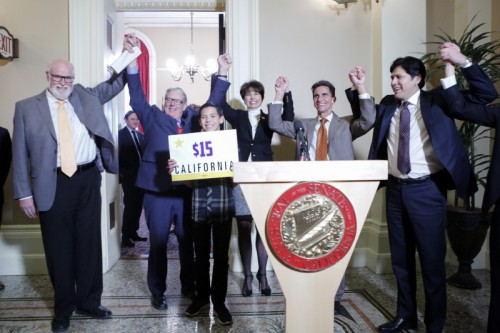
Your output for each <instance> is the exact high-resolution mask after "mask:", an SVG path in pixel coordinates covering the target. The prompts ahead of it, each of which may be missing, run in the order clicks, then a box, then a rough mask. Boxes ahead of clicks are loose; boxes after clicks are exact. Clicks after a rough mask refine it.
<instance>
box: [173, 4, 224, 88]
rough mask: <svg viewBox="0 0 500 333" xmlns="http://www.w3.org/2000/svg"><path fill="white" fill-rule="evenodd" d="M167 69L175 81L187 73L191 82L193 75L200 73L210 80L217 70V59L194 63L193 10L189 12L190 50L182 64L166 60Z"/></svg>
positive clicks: (192, 81)
mask: <svg viewBox="0 0 500 333" xmlns="http://www.w3.org/2000/svg"><path fill="white" fill-rule="evenodd" d="M166 65H167V70H168V71H169V72H170V73H171V74H172V78H173V79H174V80H175V81H179V80H180V79H181V78H182V76H183V75H185V74H187V75H189V78H190V79H191V83H194V76H195V75H196V74H198V73H200V74H201V75H202V76H203V78H204V79H205V80H206V81H209V80H210V76H211V75H212V73H214V72H215V71H216V70H217V61H215V60H214V59H208V61H207V66H206V67H203V66H200V65H198V64H197V63H196V59H195V57H194V43H193V12H191V51H190V53H189V55H188V56H186V58H185V60H184V65H182V66H181V67H178V66H177V64H176V63H175V60H173V59H168V60H167V63H166Z"/></svg>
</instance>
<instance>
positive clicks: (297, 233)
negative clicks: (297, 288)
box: [266, 182, 357, 272]
mask: <svg viewBox="0 0 500 333" xmlns="http://www.w3.org/2000/svg"><path fill="white" fill-rule="evenodd" d="M356 226H357V224H356V215H355V212H354V208H353V206H352V204H351V202H350V201H349V199H347V196H345V195H344V194H343V193H342V192H341V191H340V190H339V189H337V188H336V187H334V186H332V185H329V184H327V183H322V182H305V183H299V184H297V185H295V186H293V187H291V188H290V189H288V190H287V191H286V192H284V193H283V194H282V195H281V196H280V197H279V198H278V199H277V200H276V202H275V203H274V204H273V205H272V207H271V209H270V211H269V214H268V216H267V220H266V236H267V241H268V245H269V247H270V248H271V250H272V251H273V252H274V254H275V256H276V258H277V259H278V260H280V261H281V262H282V263H283V264H284V265H285V266H288V267H290V268H292V269H295V270H299V271H304V272H316V271H321V270H323V269H326V268H328V267H330V266H332V265H335V264H336V263H337V262H338V261H339V260H341V259H342V258H343V257H344V256H345V255H346V254H347V252H349V250H350V249H351V247H352V245H353V243H354V239H355V237H356Z"/></svg>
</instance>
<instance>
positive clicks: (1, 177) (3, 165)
mask: <svg viewBox="0 0 500 333" xmlns="http://www.w3.org/2000/svg"><path fill="white" fill-rule="evenodd" d="M0 156H2V158H1V160H0V186H1V188H0V226H1V225H2V214H3V202H4V194H3V186H4V185H5V181H6V180H7V176H8V175H9V170H10V163H11V161H12V143H11V141H10V135H9V131H8V130H7V129H5V128H3V127H0ZM4 289H5V285H4V284H3V283H2V282H1V281H0V290H4Z"/></svg>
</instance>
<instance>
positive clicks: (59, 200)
mask: <svg viewBox="0 0 500 333" xmlns="http://www.w3.org/2000/svg"><path fill="white" fill-rule="evenodd" d="M137 43H138V39H137V38H136V37H135V36H133V35H127V36H126V38H125V42H124V52H131V50H132V47H133V46H135V45H137ZM441 56H442V60H443V61H445V62H446V63H447V64H448V65H447V71H446V75H447V78H445V79H443V87H444V88H445V89H438V90H433V91H424V90H422V87H423V86H424V82H425V78H426V70H425V67H424V65H423V63H422V61H421V60H419V59H417V58H413V57H404V58H398V59H396V60H395V61H394V62H393V64H392V66H391V68H390V71H391V87H392V89H393V92H394V94H393V95H389V96H386V97H384V98H383V99H382V100H381V102H380V103H379V104H378V105H377V104H375V101H374V99H373V98H372V97H371V96H370V95H369V94H368V92H367V91H366V88H365V77H366V73H365V70H364V68H363V67H361V66H357V67H355V68H354V69H353V70H352V71H350V72H349V79H350V82H351V84H352V87H351V88H349V89H347V90H346V95H347V98H348V100H349V102H350V103H351V108H352V111H353V115H352V116H345V117H339V116H338V115H337V114H336V113H335V112H334V111H333V106H334V104H335V102H336V96H335V87H334V85H333V84H332V83H330V82H329V81H323V80H322V81H318V82H316V83H314V84H313V86H312V88H311V92H312V98H313V105H314V108H315V111H314V113H313V114H311V117H310V118H307V119H302V120H300V121H298V120H296V119H294V118H295V115H294V108H293V100H292V95H291V92H290V91H289V89H288V88H289V82H288V79H287V78H286V77H283V76H280V77H278V78H277V80H276V83H275V93H276V94H275V98H274V101H273V102H272V103H269V104H268V105H267V109H268V110H267V113H266V112H264V111H263V110H261V105H262V103H263V99H264V87H263V85H262V84H261V83H260V82H258V81H249V82H247V83H245V84H243V85H242V86H241V89H240V94H241V98H242V99H243V101H244V103H245V106H246V107H247V110H246V111H242V110H235V109H233V108H232V107H231V106H230V105H229V104H228V103H227V102H226V99H225V98H226V92H227V90H228V88H229V86H230V83H229V81H228V79H227V77H228V71H229V69H230V67H231V64H232V61H231V57H230V56H229V55H228V54H222V55H220V56H219V58H218V64H219V69H218V72H217V74H214V75H213V76H212V87H211V91H210V95H209V97H208V99H207V102H206V103H205V104H203V105H202V106H201V107H200V108H199V109H197V108H193V107H192V106H189V105H188V104H187V97H186V94H185V93H184V91H183V90H182V89H180V88H170V89H167V90H166V93H165V102H164V105H162V106H161V108H160V107H158V106H156V105H150V104H149V102H148V100H147V98H146V96H145V95H144V92H143V89H142V86H141V81H140V78H139V69H138V66H137V63H136V61H133V62H132V63H131V64H130V65H129V66H128V67H127V69H126V70H124V71H123V72H122V73H118V74H116V75H113V76H112V77H111V78H110V79H109V80H107V81H105V82H103V83H101V84H98V85H97V86H96V87H93V88H85V87H83V86H82V85H80V84H73V82H74V79H75V73H74V69H73V66H72V64H71V63H69V62H68V61H66V60H61V59H56V60H54V61H52V62H51V63H50V65H49V66H48V68H47V71H46V77H47V81H48V83H49V84H48V88H47V89H45V90H44V91H42V92H41V93H40V94H38V95H36V96H33V97H30V98H28V99H25V100H23V101H19V102H18V103H16V110H15V116H14V133H13V165H14V168H13V170H14V174H13V183H14V197H15V199H17V200H18V201H19V205H20V208H21V210H22V211H23V212H24V213H25V214H26V215H27V216H28V217H30V218H35V217H37V216H39V218H40V223H41V231H42V238H43V244H44V249H45V254H46V261H47V268H48V271H49V275H50V279H51V282H52V285H53V288H54V318H53V320H52V326H51V327H52V331H54V332H65V331H66V330H67V329H68V328H69V326H70V318H71V316H72V314H73V312H76V313H77V314H82V315H86V316H90V317H92V318H96V319H105V318H109V317H111V315H112V313H111V311H110V310H109V309H107V308H105V307H104V306H102V304H101V294H102V291H103V283H102V259H101V257H102V251H101V231H100V230H101V227H100V221H101V220H100V207H101V196H100V183H101V175H100V172H102V171H103V170H106V171H108V172H111V173H117V172H118V161H117V159H116V154H115V149H114V143H113V139H112V134H111V132H110V130H109V126H108V124H107V122H106V119H105V117H104V113H103V107H102V105H103V104H105V103H106V102H108V101H109V100H111V99H112V98H113V97H114V96H116V95H117V94H118V93H119V92H120V91H121V90H122V89H123V87H124V85H125V84H128V87H129V92H130V105H131V107H132V111H130V112H128V113H127V114H126V116H125V119H126V123H127V126H126V127H125V128H124V129H122V130H121V131H120V134H119V142H120V145H123V146H129V148H130V150H129V153H128V154H125V153H124V154H123V156H122V154H120V157H119V158H120V159H122V158H124V159H126V160H127V162H129V163H132V164H134V165H133V166H131V169H135V170H136V171H135V172H134V174H128V173H127V171H126V170H125V168H122V169H121V170H120V180H121V182H122V186H123V189H124V205H125V210H126V211H127V210H128V212H127V216H129V217H130V219H129V218H128V217H127V222H126V221H125V219H124V223H123V230H122V245H124V246H133V244H134V241H142V240H146V239H145V238H143V237H140V236H139V235H138V234H137V229H138V225H137V221H138V218H139V216H140V214H141V210H142V206H143V208H144V214H145V219H146V223H147V227H148V229H149V240H150V253H149V257H148V269H147V284H148V288H149V290H150V293H151V305H152V307H154V308H155V309H158V310H165V309H167V308H168V299H167V297H166V291H167V283H166V278H167V268H168V267H167V251H166V249H167V241H168V236H169V233H170V231H171V229H173V231H174V233H175V235H176V236H177V239H178V242H179V259H180V282H181V288H182V289H181V292H182V294H183V295H186V296H189V297H191V298H192V304H190V305H189V306H188V307H187V309H186V310H185V314H186V315H187V316H195V315H197V314H198V313H200V312H201V311H202V310H203V309H206V308H208V306H209V305H210V302H211V303H212V304H213V308H214V313H215V314H216V315H217V317H218V320H219V322H220V323H221V324H223V325H230V324H231V323H232V315H231V313H230V311H229V309H228V308H227V307H226V305H225V298H226V293H227V278H228V267H229V263H228V261H229V258H228V249H229V241H230V235H231V225H232V223H231V220H232V218H233V217H236V220H237V226H238V233H239V239H238V244H239V248H240V254H241V259H242V263H243V269H244V280H243V284H242V288H241V292H242V295H243V296H250V295H252V282H253V274H252V271H251V253H252V243H251V239H250V232H251V229H252V215H251V212H250V210H249V209H248V206H247V204H246V202H245V199H244V197H243V195H242V193H241V190H240V189H239V187H238V186H237V185H235V184H233V183H232V180H231V179H230V178H220V179H212V180H197V181H193V182H191V183H190V184H186V183H179V182H172V178H171V175H170V172H171V171H172V169H173V168H174V167H175V164H176V161H174V160H172V159H170V155H169V147H168V140H167V139H166V138H167V137H168V136H169V135H176V134H183V133H192V132H197V131H200V130H201V131H217V130H220V129H221V124H222V123H223V122H224V120H227V121H228V122H229V123H230V124H231V126H232V127H233V128H234V129H236V132H237V140H238V147H239V160H240V161H271V160H272V150H271V139H272V136H273V134H274V133H275V132H276V133H279V134H281V135H284V136H288V137H291V138H295V137H296V133H297V128H300V129H301V130H303V132H304V138H305V140H306V141H307V143H308V145H307V151H306V156H307V159H309V160H354V159H355V156H354V149H353V145H352V142H353V140H355V139H356V138H358V137H360V136H362V135H364V134H366V133H367V132H369V131H370V130H371V129H373V140H372V144H371V147H370V152H369V156H368V158H369V159H382V160H387V161H388V165H389V176H388V181H387V182H385V184H383V185H386V187H387V191H386V203H387V223H388V233H389V242H390V249H391V260H392V265H393V271H394V274H395V276H396V280H397V285H398V298H397V314H396V316H395V319H394V320H392V321H390V322H388V323H386V324H383V325H381V326H380V327H379V331H380V332H400V331H401V330H403V329H415V328H416V326H417V321H418V320H417V302H416V274H417V273H416V260H415V250H417V252H418V254H419V260H420V265H421V269H422V275H423V280H424V290H425V297H426V304H425V317H424V323H425V326H426V330H427V332H442V331H443V327H444V323H445V317H446V280H445V270H444V259H445V252H446V239H445V225H446V190H447V189H453V188H456V189H457V191H458V193H459V194H460V195H461V196H462V197H465V196H467V195H469V194H470V193H473V192H474V191H475V190H476V187H475V180H474V176H473V174H472V170H471V167H470V163H469V162H468V157H467V155H466V153H465V150H464V147H463V144H462V143H461V141H460V138H459V135H458V132H457V129H456V127H455V123H454V120H453V117H457V118H459V119H467V120H472V121H476V122H478V123H480V124H483V125H486V126H492V127H498V125H499V117H498V116H497V115H498V114H499V110H498V108H496V109H494V108H487V107H485V106H484V105H486V104H487V103H489V102H491V101H492V100H493V99H495V98H496V97H497V92H496V90H495V88H494V87H493V85H492V84H491V81H490V80H489V79H488V77H487V76H486V75H485V74H484V72H482V70H481V69H480V68H479V66H477V64H473V63H471V62H470V61H469V60H468V59H467V58H466V57H465V56H464V55H463V54H462V53H461V51H460V49H458V47H457V46H456V45H454V44H451V43H445V44H443V45H442V47H441ZM454 66H460V67H461V68H462V71H463V73H464V75H465V76H466V78H467V79H468V80H469V83H470V87H471V88H470V90H469V91H467V92H462V91H459V90H458V89H457V88H456V82H455V81H454V72H453V69H454ZM138 121H140V123H141V126H142V128H143V130H144V135H142V134H140V133H137V131H136V129H137V122H138ZM68 133H69V135H68ZM301 141H302V140H297V147H296V156H297V159H299V158H301V155H302V153H304V152H303V151H302V150H304V146H303V142H301ZM2 146H3V145H2ZM499 149H500V143H499V144H496V145H495V150H494V156H493V163H492V166H491V168H490V173H489V178H488V181H489V184H488V188H487V191H486V198H485V203H484V205H483V208H484V209H485V210H488V209H490V207H491V206H492V205H494V204H495V211H494V214H493V216H494V217H493V221H492V229H491V241H490V245H491V250H492V251H491V252H490V255H491V274H492V295H491V306H490V315H489V324H488V332H498V331H499V330H500V329H499V326H498V325H499V323H498V321H499V319H498V317H499V316H498V304H497V303H498V299H499V298H498V289H499V288H498V286H497V285H496V283H495V280H494V278H496V279H497V280H498V263H496V262H494V261H495V260H496V259H497V258H498V244H495V240H496V241H498V239H499V235H498V233H499V231H498V230H499V229H498V223H499V221H498V220H499V219H500V216H499V215H500V210H499V209H497V208H498V204H499V201H500V192H499V191H498V185H500V184H498V183H499V182H500V178H499V176H498V172H495V170H494V169H495V168H496V165H497V164H498V161H497V159H498V156H499V154H500V152H497V151H498V150H499ZM68 156H69V157H68ZM123 163H125V161H123ZM139 202H142V205H140V204H138V203H139ZM211 235H212V236H211ZM211 237H212V238H211ZM193 244H194V246H193ZM256 247H257V257H258V264H259V269H258V272H257V275H256V277H257V280H258V282H259V289H260V292H261V294H262V295H270V294H271V288H270V286H269V283H268V281H267V277H266V265H267V259H268V257H267V254H266V252H265V248H264V245H263V240H262V238H261V237H260V236H259V235H258V234H257V240H256ZM211 248H212V251H213V259H214V267H213V273H212V279H211V282H210V276H209V271H210V261H209V258H210V249H211ZM344 288H345V280H344V279H343V280H342V283H341V286H340V287H339V289H338V291H337V295H336V297H335V311H336V313H340V314H344V315H348V313H347V312H346V311H343V308H342V306H341V304H340V299H341V297H342V295H343V292H344ZM494 295H496V297H494ZM495 298H496V299H495Z"/></svg>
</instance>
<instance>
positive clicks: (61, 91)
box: [49, 83, 73, 100]
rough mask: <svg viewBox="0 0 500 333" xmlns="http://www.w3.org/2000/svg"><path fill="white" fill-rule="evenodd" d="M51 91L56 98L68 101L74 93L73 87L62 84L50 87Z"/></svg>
mask: <svg viewBox="0 0 500 333" xmlns="http://www.w3.org/2000/svg"><path fill="white" fill-rule="evenodd" d="M49 91H50V92H51V93H52V95H54V97H55V98H57V99H60V100H66V99H68V97H69V95H71V93H72V92H73V86H67V85H62V84H60V83H56V84H53V85H51V86H49Z"/></svg>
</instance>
